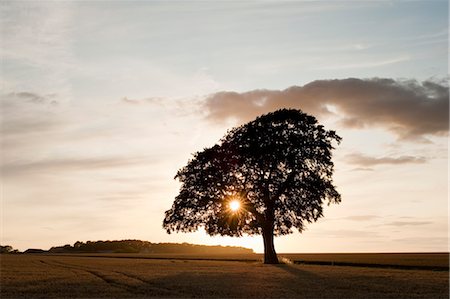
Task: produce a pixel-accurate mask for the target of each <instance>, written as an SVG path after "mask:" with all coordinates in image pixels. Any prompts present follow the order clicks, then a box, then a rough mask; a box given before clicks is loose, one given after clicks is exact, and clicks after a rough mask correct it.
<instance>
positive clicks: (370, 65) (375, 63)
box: [312, 56, 411, 70]
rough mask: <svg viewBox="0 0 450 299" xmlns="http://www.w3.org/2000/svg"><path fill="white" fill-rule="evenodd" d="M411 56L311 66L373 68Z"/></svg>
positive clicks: (332, 68) (323, 67)
mask: <svg viewBox="0 0 450 299" xmlns="http://www.w3.org/2000/svg"><path fill="white" fill-rule="evenodd" d="M410 59H411V57H409V56H403V57H397V58H391V59H385V60H379V61H372V62H365V63H351V64H336V65H329V66H320V67H315V68H312V69H314V70H342V69H361V68H373V67H380V66H386V65H390V64H395V63H399V62H404V61H408V60H410Z"/></svg>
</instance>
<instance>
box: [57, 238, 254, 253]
mask: <svg viewBox="0 0 450 299" xmlns="http://www.w3.org/2000/svg"><path fill="white" fill-rule="evenodd" d="M49 252H50V253H83V252H84V253H180V254H207V253H212V254H239V253H253V251H252V250H251V249H248V248H243V247H232V246H226V247H224V246H205V245H195V244H188V243H182V244H178V243H151V242H147V241H141V240H120V241H87V242H85V243H84V242H80V241H77V242H75V244H74V245H73V246H70V245H64V246H58V247H52V248H50V250H49Z"/></svg>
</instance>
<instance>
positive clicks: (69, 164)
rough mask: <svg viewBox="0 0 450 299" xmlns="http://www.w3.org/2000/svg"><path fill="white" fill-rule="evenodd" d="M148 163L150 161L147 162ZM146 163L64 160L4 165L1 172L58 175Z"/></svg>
mask: <svg viewBox="0 0 450 299" xmlns="http://www.w3.org/2000/svg"><path fill="white" fill-rule="evenodd" d="M147 162H148V161H147ZM145 163H146V159H144V158H121V157H108V158H64V159H47V160H40V161H14V162H9V163H4V164H3V165H2V167H1V172H2V174H3V175H4V176H7V175H16V174H23V173H41V174H42V173H44V174H47V173H57V172H60V171H65V172H67V171H88V170H98V169H108V168H117V167H119V168H121V167H124V166H140V165H143V164H145Z"/></svg>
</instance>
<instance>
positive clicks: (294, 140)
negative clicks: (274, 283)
mask: <svg viewBox="0 0 450 299" xmlns="http://www.w3.org/2000/svg"><path fill="white" fill-rule="evenodd" d="M340 140H341V138H340V137H339V136H338V135H336V133H335V132H334V131H327V130H325V129H324V127H323V126H322V125H319V124H318V123H317V120H316V119H315V118H314V117H313V116H310V115H307V114H305V113H303V112H302V111H300V110H294V109H282V110H278V111H275V112H272V113H268V114H265V115H262V116H260V117H258V118H256V119H255V120H254V121H251V122H249V123H247V124H245V125H242V126H240V127H237V128H234V129H232V130H231V131H229V132H228V133H227V134H226V135H225V136H224V137H223V138H222V139H221V140H220V142H219V143H218V144H216V145H214V146H213V147H211V148H205V149H204V150H203V151H201V152H197V153H195V154H194V157H193V159H191V160H190V161H189V162H188V164H187V165H186V166H185V167H183V168H181V169H180V170H179V171H178V172H177V174H176V176H175V179H178V180H179V181H180V182H181V183H182V185H181V189H180V192H179V194H178V196H177V197H176V198H175V201H174V203H173V205H172V208H171V209H170V210H168V211H166V212H165V219H164V221H163V227H164V228H165V229H166V231H167V232H168V233H170V232H172V231H177V232H178V231H181V232H192V231H195V230H197V229H198V228H199V227H201V226H203V227H204V228H205V231H206V232H207V233H208V234H209V235H217V234H219V235H227V236H238V237H239V236H242V235H243V234H248V235H255V234H261V235H262V237H263V241H264V263H271V264H273V263H278V258H277V255H276V252H275V247H274V242H273V241H274V235H275V236H280V235H286V234H290V233H292V229H293V228H294V227H295V228H297V230H298V231H299V232H302V231H303V230H304V229H305V224H306V223H311V222H315V221H316V220H317V219H318V218H320V217H322V216H323V208H322V206H323V203H324V201H328V205H329V204H330V203H339V202H340V201H341V196H340V194H339V193H338V192H337V191H336V189H335V186H334V185H333V181H332V174H333V162H332V161H331V156H332V155H331V151H332V150H333V149H334V147H333V145H332V143H333V141H336V142H337V143H339V142H340ZM238 206H239V208H238Z"/></svg>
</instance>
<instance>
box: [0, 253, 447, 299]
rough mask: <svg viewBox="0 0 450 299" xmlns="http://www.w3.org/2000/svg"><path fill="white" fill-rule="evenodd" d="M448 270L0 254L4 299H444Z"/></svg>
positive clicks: (2, 295)
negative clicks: (188, 298) (196, 298)
mask: <svg viewBox="0 0 450 299" xmlns="http://www.w3.org/2000/svg"><path fill="white" fill-rule="evenodd" d="M448 290H449V286H448V272H446V271H429V270H398V269H377V268H365V267H341V266H324V265H296V264H291V265H264V264H261V263H260V262H253V261H247V262H244V261H224V260H192V259H191V260H188V259H181V258H180V257H178V259H170V258H169V257H168V256H167V258H166V259H149V258H112V256H111V255H110V257H109V258H104V257H84V256H52V255H2V256H1V297H2V298H61V297H71V298H139V297H141V298H143V297H172V298H174V297H178V298H185V297H202V298H224V297H226V298H448Z"/></svg>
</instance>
